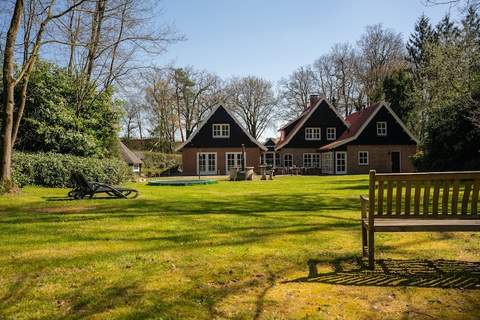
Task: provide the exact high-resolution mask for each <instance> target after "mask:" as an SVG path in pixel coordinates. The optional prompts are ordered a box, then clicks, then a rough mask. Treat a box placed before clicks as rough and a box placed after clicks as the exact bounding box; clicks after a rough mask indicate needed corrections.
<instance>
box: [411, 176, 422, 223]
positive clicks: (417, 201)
mask: <svg viewBox="0 0 480 320" xmlns="http://www.w3.org/2000/svg"><path fill="white" fill-rule="evenodd" d="M421 187H422V185H421V184H420V181H419V180H416V181H415V200H414V204H413V207H414V214H415V215H417V216H418V215H420V189H421Z"/></svg>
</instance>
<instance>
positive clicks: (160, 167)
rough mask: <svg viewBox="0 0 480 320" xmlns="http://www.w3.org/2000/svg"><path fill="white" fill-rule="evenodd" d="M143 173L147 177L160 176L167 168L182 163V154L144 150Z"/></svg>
mask: <svg viewBox="0 0 480 320" xmlns="http://www.w3.org/2000/svg"><path fill="white" fill-rule="evenodd" d="M141 153H142V154H143V165H142V173H143V174H144V175H146V176H147V177H156V176H159V175H160V174H161V173H162V172H164V171H165V170H168V169H170V168H173V167H176V166H179V165H181V164H182V155H180V154H176V153H173V154H172V153H162V152H151V151H142V152H141Z"/></svg>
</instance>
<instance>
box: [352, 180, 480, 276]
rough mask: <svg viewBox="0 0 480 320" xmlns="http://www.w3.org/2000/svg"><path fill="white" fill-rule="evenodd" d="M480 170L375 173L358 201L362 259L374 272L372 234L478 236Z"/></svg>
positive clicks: (479, 224)
mask: <svg viewBox="0 0 480 320" xmlns="http://www.w3.org/2000/svg"><path fill="white" fill-rule="evenodd" d="M479 191H480V171H475V172H473V171H472V172H438V173H437V172H435V173H431V172H429V173H397V174H377V173H376V172H375V170H372V171H370V183H369V192H368V197H367V196H361V197H360V202H361V206H362V254H363V256H364V257H366V256H368V265H369V268H370V269H373V268H374V267H375V240H374V238H375V232H415V231H440V232H449V231H480V215H479V214H478V200H479Z"/></svg>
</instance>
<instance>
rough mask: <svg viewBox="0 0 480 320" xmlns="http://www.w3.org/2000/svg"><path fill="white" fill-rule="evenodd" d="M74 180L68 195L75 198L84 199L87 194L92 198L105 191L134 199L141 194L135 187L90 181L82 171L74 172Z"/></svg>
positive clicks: (111, 194) (111, 195)
mask: <svg viewBox="0 0 480 320" xmlns="http://www.w3.org/2000/svg"><path fill="white" fill-rule="evenodd" d="M72 182H73V184H74V188H73V189H72V190H71V191H70V192H69V193H68V197H70V198H74V199H83V198H85V197H87V196H88V197H89V198H90V199H91V198H93V196H94V195H95V194H98V193H105V194H107V195H108V196H110V197H115V198H124V199H134V198H136V197H138V194H139V192H138V191H137V190H135V189H130V188H123V187H113V186H110V185H108V184H105V183H99V182H89V181H87V179H86V178H85V176H84V175H83V174H82V173H80V172H72Z"/></svg>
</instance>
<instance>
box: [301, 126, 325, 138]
mask: <svg viewBox="0 0 480 320" xmlns="http://www.w3.org/2000/svg"><path fill="white" fill-rule="evenodd" d="M321 139H322V131H321V130H320V128H305V140H321Z"/></svg>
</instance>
